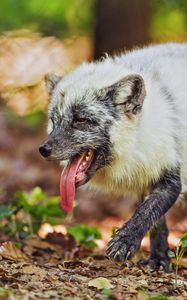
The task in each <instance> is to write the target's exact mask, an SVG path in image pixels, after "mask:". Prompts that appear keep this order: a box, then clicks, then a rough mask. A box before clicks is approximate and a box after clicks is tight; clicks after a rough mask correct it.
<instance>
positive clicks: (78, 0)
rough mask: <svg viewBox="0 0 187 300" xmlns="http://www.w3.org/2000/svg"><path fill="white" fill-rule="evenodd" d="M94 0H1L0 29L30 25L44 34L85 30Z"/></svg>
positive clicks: (28, 27)
mask: <svg viewBox="0 0 187 300" xmlns="http://www.w3.org/2000/svg"><path fill="white" fill-rule="evenodd" d="M93 7H94V0H68V1H67V0H53V1H51V0H40V1H38V0H29V1H25V0H1V9H0V30H1V32H3V31H12V30H18V29H30V30H31V31H38V32H41V33H43V34H44V35H56V36H64V35H67V34H72V33H73V34H76V33H77V32H88V31H89V30H90V28H91V25H92V23H93Z"/></svg>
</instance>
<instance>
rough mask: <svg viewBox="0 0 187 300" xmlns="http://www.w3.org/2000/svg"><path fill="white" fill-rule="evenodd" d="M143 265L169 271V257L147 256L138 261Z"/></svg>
mask: <svg viewBox="0 0 187 300" xmlns="http://www.w3.org/2000/svg"><path fill="white" fill-rule="evenodd" d="M139 263H140V264H141V265H142V266H144V267H150V268H151V269H153V270H164V271H165V272H171V266H170V259H169V257H167V256H166V257H151V256H150V257H148V258H147V259H145V260H141V261H140V262H139Z"/></svg>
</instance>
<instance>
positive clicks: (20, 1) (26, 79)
mask: <svg viewBox="0 0 187 300" xmlns="http://www.w3.org/2000/svg"><path fill="white" fill-rule="evenodd" d="M186 40H187V1H186V0H151V1H150V0H131V1H128V0H110V1H109V0H53V1H51V0H40V1H38V0H27V1H26V0H1V8H0V199H1V202H2V203H7V202H8V201H10V200H11V199H12V195H13V194H14V193H15V192H16V191H18V190H22V191H23V190H24V191H31V190H32V189H33V188H34V187H36V186H39V187H41V188H42V190H43V191H44V192H46V193H47V194H48V195H58V194H59V178H60V173H61V168H60V167H59V165H58V163H54V162H46V161H44V160H43V159H42V158H41V157H40V155H39V153H38V145H39V144H40V143H41V142H42V140H44V139H45V136H46V122H47V105H48V95H47V93H46V91H45V86H44V80H43V79H44V75H45V74H46V73H51V72H53V73H56V74H59V75H63V74H65V73H66V72H68V71H70V70H71V69H73V68H74V67H76V65H78V64H80V63H81V62H83V61H84V60H92V59H98V58H100V57H102V56H103V55H104V54H105V53H106V52H107V53H109V54H115V53H120V52H121V51H124V50H128V49H132V48H133V47H137V46H142V45H148V44H150V43H161V42H168V41H177V42H183V41H186ZM76 200H78V202H79V206H78V207H79V209H76V214H77V218H80V217H81V218H82V216H84V218H85V219H86V218H93V214H94V218H96V217H97V218H98V219H103V218H104V217H106V216H113V217H121V218H122V217H123V218H124V219H125V218H126V217H127V216H128V215H129V213H130V211H131V208H134V206H136V204H135V202H134V201H125V205H124V199H121V198H120V199H117V200H118V205H116V201H114V200H115V199H114V198H113V196H109V197H108V196H107V197H106V195H98V194H97V195H95V194H93V193H92V192H90V191H89V192H84V191H81V189H80V190H79V192H78V193H77V199H76ZM126 200H127V199H126ZM173 215H175V217H176V219H175V220H176V222H178V219H177V218H178V215H177V213H173ZM180 218H181V217H179V219H180ZM176 222H175V225H176Z"/></svg>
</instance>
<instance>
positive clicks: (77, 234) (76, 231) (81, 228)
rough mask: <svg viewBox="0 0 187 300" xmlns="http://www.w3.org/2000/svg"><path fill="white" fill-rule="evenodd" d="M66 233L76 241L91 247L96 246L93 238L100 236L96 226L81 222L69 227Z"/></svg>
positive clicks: (96, 238)
mask: <svg viewBox="0 0 187 300" xmlns="http://www.w3.org/2000/svg"><path fill="white" fill-rule="evenodd" d="M68 233H69V234H71V235H72V236H73V237H74V238H75V240H76V241H78V242H79V243H81V244H83V245H85V246H86V247H88V248H91V249H93V248H95V247H96V246H97V244H96V243H95V240H98V239H100V238H101V234H100V233H99V231H98V230H97V228H96V227H92V226H90V227H89V226H86V225H83V224H79V225H77V226H74V227H69V228H68Z"/></svg>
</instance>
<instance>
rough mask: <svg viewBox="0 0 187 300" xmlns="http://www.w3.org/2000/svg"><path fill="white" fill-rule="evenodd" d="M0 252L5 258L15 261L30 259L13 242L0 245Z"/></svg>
mask: <svg viewBox="0 0 187 300" xmlns="http://www.w3.org/2000/svg"><path fill="white" fill-rule="evenodd" d="M0 254H1V256H2V257H3V258H6V259H10V260H14V261H20V260H24V261H29V258H28V256H26V255H25V254H24V253H23V252H22V251H21V250H20V249H19V248H17V247H16V246H15V244H14V243H13V242H10V241H9V242H5V243H2V244H1V246H0Z"/></svg>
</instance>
